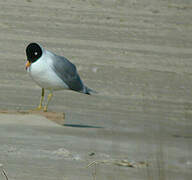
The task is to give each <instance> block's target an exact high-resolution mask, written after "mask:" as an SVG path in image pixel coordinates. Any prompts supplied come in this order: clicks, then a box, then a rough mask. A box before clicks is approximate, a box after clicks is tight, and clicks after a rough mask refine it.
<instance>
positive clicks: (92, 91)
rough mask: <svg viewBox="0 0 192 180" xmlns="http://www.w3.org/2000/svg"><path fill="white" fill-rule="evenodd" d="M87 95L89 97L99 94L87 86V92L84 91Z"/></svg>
mask: <svg viewBox="0 0 192 180" xmlns="http://www.w3.org/2000/svg"><path fill="white" fill-rule="evenodd" d="M84 93H85V94H88V95H91V94H93V93H94V94H96V93H97V92H96V91H94V90H93V89H90V88H88V87H86V86H85V91H84Z"/></svg>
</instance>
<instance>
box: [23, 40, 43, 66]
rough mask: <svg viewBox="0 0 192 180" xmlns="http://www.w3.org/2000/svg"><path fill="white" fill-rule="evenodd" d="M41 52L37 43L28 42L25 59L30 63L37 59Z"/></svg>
mask: <svg viewBox="0 0 192 180" xmlns="http://www.w3.org/2000/svg"><path fill="white" fill-rule="evenodd" d="M42 53H43V52H42V49H41V47H40V46H39V45H38V44H37V43H30V44H29V45H28V46H27V48H26V55H27V60H28V61H29V62H31V63H33V62H35V61H37V60H38V59H39V58H40V57H41V56H42Z"/></svg>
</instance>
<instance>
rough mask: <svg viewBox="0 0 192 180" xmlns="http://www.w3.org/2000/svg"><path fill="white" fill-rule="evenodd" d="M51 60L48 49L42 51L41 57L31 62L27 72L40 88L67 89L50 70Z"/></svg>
mask: <svg viewBox="0 0 192 180" xmlns="http://www.w3.org/2000/svg"><path fill="white" fill-rule="evenodd" d="M52 61H53V59H52V54H51V53H50V52H49V51H44V52H43V55H42V56H41V58H39V59H38V60H37V61H36V62H34V63H32V64H31V66H30V67H29V68H28V69H27V72H28V73H29V75H30V76H31V78H32V79H33V80H34V81H35V82H36V83H37V84H38V85H39V86H40V87H42V88H45V89H50V90H59V89H69V87H68V86H67V84H65V83H64V82H63V81H62V80H61V79H60V78H59V77H58V76H57V74H56V73H55V72H54V71H53V70H52V68H51V65H52Z"/></svg>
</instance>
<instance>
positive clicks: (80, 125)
mask: <svg viewBox="0 0 192 180" xmlns="http://www.w3.org/2000/svg"><path fill="white" fill-rule="evenodd" d="M63 126H66V127H75V128H103V127H101V126H91V125H83V124H63Z"/></svg>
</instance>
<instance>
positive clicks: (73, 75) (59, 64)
mask: <svg viewBox="0 0 192 180" xmlns="http://www.w3.org/2000/svg"><path fill="white" fill-rule="evenodd" d="M52 68H53V70H54V71H55V73H56V74H57V75H58V76H59V77H60V78H61V79H62V80H63V81H64V82H65V83H66V84H67V85H68V87H69V88H70V89H72V90H74V91H79V92H83V91H84V88H85V87H84V84H83V82H82V80H81V78H80V77H79V74H78V72H77V70H76V67H75V65H74V64H73V63H71V62H70V61H69V60H68V59H66V58H65V57H62V56H57V55H55V56H54V61H53V67H52Z"/></svg>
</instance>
